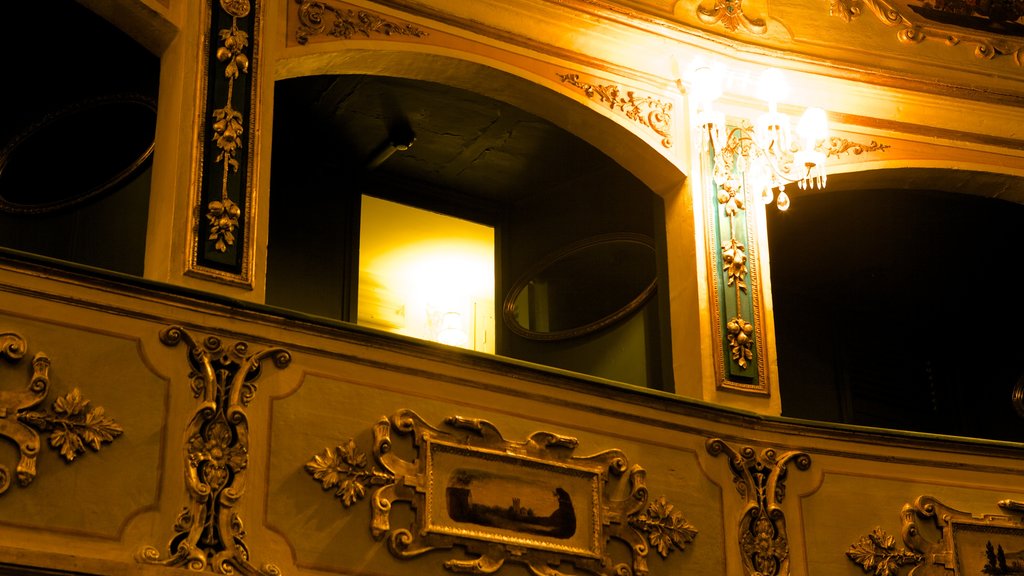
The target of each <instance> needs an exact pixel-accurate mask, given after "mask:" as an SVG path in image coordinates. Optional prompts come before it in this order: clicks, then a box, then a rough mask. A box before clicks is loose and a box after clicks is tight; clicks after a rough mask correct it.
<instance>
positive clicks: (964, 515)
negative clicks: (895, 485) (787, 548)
mask: <svg viewBox="0 0 1024 576" xmlns="http://www.w3.org/2000/svg"><path fill="white" fill-rule="evenodd" d="M997 505H998V506H999V507H1000V508H1002V509H1003V510H1004V511H1005V512H1006V514H984V515H979V514H971V513H969V512H964V511H961V510H957V509H955V508H951V507H949V506H946V505H945V504H943V503H942V502H939V500H938V499H936V498H935V497H934V496H927V495H924V496H918V497H917V499H916V500H915V501H914V503H913V504H905V505H904V506H903V509H902V510H901V511H900V517H901V518H902V521H903V527H902V530H901V533H902V536H903V543H904V545H905V546H906V548H897V547H896V539H895V538H894V537H893V536H890V535H888V534H886V532H885V530H882V529H881V528H878V527H876V528H875V529H874V530H873V531H872V532H871V533H870V534H868V535H867V536H864V537H862V538H861V539H860V540H859V541H857V542H855V543H854V544H852V545H851V546H850V548H849V550H847V551H846V556H847V558H849V559H850V561H851V562H854V563H856V564H857V565H858V566H860V567H861V569H862V570H864V572H866V573H869V574H874V576H896V575H897V574H898V573H899V569H900V567H901V566H914V568H913V570H911V573H912V574H913V573H917V572H922V573H923V572H927V573H928V574H933V573H934V574H939V573H943V574H947V573H953V572H954V571H955V572H956V574H991V575H999V574H1006V575H1010V574H1021V573H1024V559H1022V558H1020V557H1019V555H1017V554H1016V553H1018V552H1019V551H1020V550H1021V549H1024V502H1020V501H1017V500H1001V501H999V502H998V503H997ZM922 521H927V522H928V523H930V524H932V525H933V526H934V528H932V529H922V526H921V522H922ZM934 533H938V534H939V540H938V541H937V542H931V541H929V540H928V539H927V538H926V535H927V534H934ZM1011 554H1013V555H1012V556H1011ZM932 570H935V571H934V572H933V571H932Z"/></svg>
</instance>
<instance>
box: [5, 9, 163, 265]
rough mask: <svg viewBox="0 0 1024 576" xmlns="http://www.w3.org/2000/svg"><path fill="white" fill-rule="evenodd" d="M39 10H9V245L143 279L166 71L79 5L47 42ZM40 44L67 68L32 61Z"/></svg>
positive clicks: (52, 19) (59, 18)
mask: <svg viewBox="0 0 1024 576" xmlns="http://www.w3.org/2000/svg"><path fill="white" fill-rule="evenodd" d="M39 10H40V8H39V7H38V6H35V5H31V4H26V3H23V2H5V3H3V5H0V45H2V48H3V50H4V52H5V53H6V54H8V55H11V56H10V57H9V58H8V59H7V61H6V62H5V72H4V77H5V89H4V90H3V91H0V110H2V111H3V112H2V113H0V246H4V247H6V248H12V249H15V250H20V251H24V252H31V253H34V254H41V255H44V256H49V257H53V258H58V259H61V260H67V261H71V262H76V263H79V264H86V265H90V266H95V267H98V268H103V269H107V270H114V271H118V272H124V273H129V274H134V275H140V276H141V275H142V272H143V259H144V254H145V244H146V222H147V210H148V205H149V187H150V186H149V184H150V172H151V165H152V160H151V155H152V153H153V150H154V142H155V130H156V97H157V91H158V84H159V71H160V60H159V58H158V57H157V56H155V55H153V54H152V53H150V52H149V51H148V50H147V49H146V48H144V47H143V46H142V45H140V44H139V43H137V42H136V41H135V40H134V39H133V38H131V37H129V36H128V35H127V34H125V33H124V32H122V31H121V30H119V29H118V28H116V27H115V26H114V25H112V24H110V23H109V22H108V21H106V20H105V19H103V18H102V17H100V16H98V15H97V14H95V13H93V12H92V11H90V10H89V9H88V8H86V7H84V6H82V5H80V4H78V3H77V2H74V1H72V0H61V1H57V2H51V3H48V4H47V6H46V9H45V21H46V24H45V28H46V30H45V33H41V32H40V29H39V28H38V26H34V25H33V23H36V22H38V21H39V19H40V14H39ZM40 34H43V35H44V36H46V37H47V38H49V39H50V40H49V42H53V41H54V40H53V39H59V40H58V42H59V43H60V44H61V45H62V46H64V49H63V50H60V51H59V59H55V56H53V57H50V58H49V59H47V57H33V56H31V55H27V54H25V51H26V50H30V48H29V47H32V46H34V45H37V44H38V43H39V42H40V41H41V40H40ZM18 54H22V56H15V55H18ZM42 54H53V55H56V54H57V52H52V53H47V52H43V53H42Z"/></svg>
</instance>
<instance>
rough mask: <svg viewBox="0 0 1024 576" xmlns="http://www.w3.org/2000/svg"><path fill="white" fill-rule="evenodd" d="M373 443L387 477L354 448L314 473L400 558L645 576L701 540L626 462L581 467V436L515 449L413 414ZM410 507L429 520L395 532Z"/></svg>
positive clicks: (323, 456)
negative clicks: (612, 546) (360, 511)
mask: <svg viewBox="0 0 1024 576" xmlns="http://www.w3.org/2000/svg"><path fill="white" fill-rule="evenodd" d="M393 433H397V434H400V435H403V436H410V437H411V438H412V439H414V440H413V442H414V446H416V447H417V448H418V454H417V457H416V458H415V459H414V461H412V462H409V461H406V460H403V459H401V458H399V457H398V456H396V455H395V454H394V453H393V452H392V450H391V447H392V437H391V435H392V434H393ZM373 435H374V447H373V457H374V460H375V462H376V466H373V465H371V464H370V463H369V461H368V459H367V456H366V454H365V453H364V452H362V451H361V450H360V449H359V448H358V447H357V446H356V444H355V441H354V440H348V441H347V442H346V443H344V444H342V445H340V446H337V447H336V448H334V449H333V450H332V449H330V448H327V449H324V451H323V452H322V453H320V454H317V455H314V456H313V457H312V459H310V461H309V462H307V463H306V471H307V472H309V473H310V474H311V475H312V476H313V478H314V479H315V480H316V481H318V482H319V483H320V485H321V487H322V488H323V489H324V490H333V491H334V495H335V497H337V498H338V499H340V500H341V502H342V504H343V505H344V506H345V507H346V508H347V507H350V506H352V505H353V504H355V503H356V502H357V501H359V500H361V499H362V498H364V497H366V496H367V495H368V494H369V496H370V503H371V520H370V532H371V534H372V535H373V536H374V538H376V539H378V540H382V539H383V540H386V541H387V545H388V549H389V550H390V551H391V553H392V554H393V555H395V556H397V557H399V558H411V557H414V556H419V555H421V554H425V553H427V552H430V551H432V550H437V549H447V548H452V547H453V546H456V545H458V546H462V547H464V548H466V549H467V551H469V552H470V554H474V555H475V556H474V557H472V558H470V559H467V560H456V559H450V560H447V561H445V562H444V567H445V568H446V569H448V570H450V571H452V572H466V573H472V574H491V573H494V572H497V571H498V570H499V569H501V567H502V566H504V564H505V563H506V562H508V561H513V562H519V563H523V564H525V565H526V567H527V569H528V570H529V571H530V572H531V573H533V574H536V575H539V576H562V573H561V572H559V571H558V570H556V569H555V568H553V567H552V566H556V565H557V564H558V563H560V562H563V561H564V562H569V563H572V564H573V565H574V566H575V568H576V570H577V572H576V573H579V572H580V571H586V572H590V573H593V574H599V575H603V576H612V575H616V576H644V575H645V574H647V573H648V570H647V554H648V551H649V550H650V549H651V548H654V549H655V550H657V552H658V554H660V555H661V556H662V557H667V556H668V555H669V553H671V551H672V550H680V551H682V550H684V549H685V548H686V545H687V544H689V543H690V542H692V541H693V539H694V538H695V537H696V536H697V529H696V528H694V526H693V525H691V524H690V523H689V522H687V521H686V519H685V518H684V517H683V514H682V512H681V511H680V510H679V509H677V508H676V507H675V506H673V505H672V504H670V503H669V502H668V501H667V500H666V498H664V497H661V498H659V499H657V500H654V501H650V500H649V497H648V491H647V486H646V473H645V471H644V470H643V468H641V467H640V466H637V465H633V466H632V467H630V465H629V464H628V461H627V460H626V457H625V455H623V454H622V453H621V452H620V451H618V450H608V451H606V452H601V453H598V454H595V455H592V456H588V457H577V456H573V454H572V452H573V451H574V450H575V449H576V447H577V446H578V444H579V441H578V440H577V439H576V438H572V437H569V436H562V435H559V434H554V433H551V432H536V433H534V434H532V435H531V436H530V437H529V438H528V439H527V440H526V441H523V442H511V441H508V440H505V439H504V438H503V437H502V436H501V434H500V433H499V432H498V430H497V429H496V428H495V427H494V425H493V424H491V423H490V422H488V421H486V420H481V419H477V418H464V417H461V416H452V417H449V418H447V419H445V421H444V428H443V429H442V428H435V427H433V426H431V425H429V424H427V423H426V422H424V421H423V420H422V419H420V417H419V416H418V415H416V414H415V413H414V412H411V411H409V410H401V411H399V412H398V413H396V414H394V415H393V416H392V417H391V418H390V419H388V418H383V419H381V420H380V421H378V423H377V424H376V425H375V426H374V427H373ZM622 483H628V486H625V485H622ZM371 487H376V489H375V490H373V492H372V493H369V490H370V488H371ZM403 501H404V502H409V503H410V504H411V505H412V507H413V508H415V509H416V510H418V511H422V513H418V514H417V525H416V526H414V527H412V529H406V528H396V529H392V528H391V521H390V513H391V509H392V506H393V505H394V503H396V502H403ZM611 538H617V539H619V540H622V541H624V542H625V543H626V544H627V545H628V546H629V549H630V550H631V553H632V561H631V562H629V563H619V564H614V563H613V562H612V559H611V558H610V557H608V556H607V553H606V548H607V547H606V542H607V541H608V540H609V539H611Z"/></svg>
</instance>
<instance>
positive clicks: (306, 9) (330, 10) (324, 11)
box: [295, 0, 428, 44]
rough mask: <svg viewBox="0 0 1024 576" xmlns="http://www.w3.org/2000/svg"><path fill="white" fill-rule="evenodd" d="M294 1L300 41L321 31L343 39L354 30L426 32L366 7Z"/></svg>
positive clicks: (389, 33)
mask: <svg viewBox="0 0 1024 576" xmlns="http://www.w3.org/2000/svg"><path fill="white" fill-rule="evenodd" d="M296 2H297V3H298V4H299V8H298V15H299V27H298V29H297V30H296V31H295V40H296V41H297V42H298V43H299V44H305V43H306V42H308V41H309V39H310V37H312V36H318V35H321V34H323V35H326V36H331V37H334V38H342V39H346V40H347V39H349V38H351V37H353V36H355V35H357V34H358V35H361V36H364V37H366V38H371V37H372V36H373V35H380V36H411V37H414V38H422V37H424V36H427V35H428V34H427V33H426V32H425V31H423V30H422V29H420V28H418V27H416V26H413V25H412V24H398V23H395V22H392V21H390V20H387V19H385V18H383V17H382V16H378V15H377V14H374V13H372V12H367V11H366V10H352V9H345V8H338V7H336V6H332V5H330V4H328V3H326V2H319V1H317V0H296ZM328 21H329V22H330V25H328Z"/></svg>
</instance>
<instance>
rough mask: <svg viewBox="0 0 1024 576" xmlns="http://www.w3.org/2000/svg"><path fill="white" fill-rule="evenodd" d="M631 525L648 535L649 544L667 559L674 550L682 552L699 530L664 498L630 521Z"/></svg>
mask: <svg viewBox="0 0 1024 576" xmlns="http://www.w3.org/2000/svg"><path fill="white" fill-rule="evenodd" d="M630 525H632V526H633V527H634V528H636V529H638V530H640V531H641V532H645V533H646V534H647V540H648V542H650V544H651V546H652V547H653V548H654V549H655V550H657V551H658V554H661V557H662V558H667V557H668V555H669V553H670V552H672V550H673V549H676V550H679V551H680V552H682V551H683V550H685V549H686V545H687V544H689V543H690V542H693V539H694V538H695V537H696V536H697V529H696V528H695V527H694V526H693V525H692V524H690V523H689V522H687V521H686V518H684V517H683V513H682V512H680V511H679V510H676V509H675V506H673V505H672V504H669V503H668V501H667V500H665V497H664V496H662V497H661V498H658V499H657V500H655V501H653V502H651V503H650V504H649V505H648V506H647V509H646V510H645V511H643V512H641V513H640V514H638V515H637V516H636V518H632V519H630Z"/></svg>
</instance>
